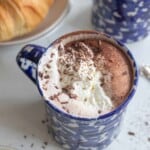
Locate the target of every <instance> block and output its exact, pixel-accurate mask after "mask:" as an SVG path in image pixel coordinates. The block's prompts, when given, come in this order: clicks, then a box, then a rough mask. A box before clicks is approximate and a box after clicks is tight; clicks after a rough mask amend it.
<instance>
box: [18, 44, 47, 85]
mask: <svg viewBox="0 0 150 150" xmlns="http://www.w3.org/2000/svg"><path fill="white" fill-rule="evenodd" d="M45 51H46V48H44V47H41V46H37V45H32V44H29V45H26V46H24V47H23V48H22V49H21V51H20V52H19V53H18V55H17V57H16V61H17V64H18V66H19V67H20V69H21V70H22V71H23V72H24V73H25V74H26V75H27V76H28V77H29V78H30V79H31V80H32V81H33V83H35V84H36V74H37V65H38V62H39V59H40V58H41V56H42V55H43V53H44V52H45Z"/></svg>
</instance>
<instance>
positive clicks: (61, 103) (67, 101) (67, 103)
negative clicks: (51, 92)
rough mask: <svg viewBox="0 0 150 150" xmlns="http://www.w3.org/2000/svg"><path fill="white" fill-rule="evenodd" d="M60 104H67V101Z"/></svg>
mask: <svg viewBox="0 0 150 150" xmlns="http://www.w3.org/2000/svg"><path fill="white" fill-rule="evenodd" d="M60 103H61V104H68V101H66V102H60Z"/></svg>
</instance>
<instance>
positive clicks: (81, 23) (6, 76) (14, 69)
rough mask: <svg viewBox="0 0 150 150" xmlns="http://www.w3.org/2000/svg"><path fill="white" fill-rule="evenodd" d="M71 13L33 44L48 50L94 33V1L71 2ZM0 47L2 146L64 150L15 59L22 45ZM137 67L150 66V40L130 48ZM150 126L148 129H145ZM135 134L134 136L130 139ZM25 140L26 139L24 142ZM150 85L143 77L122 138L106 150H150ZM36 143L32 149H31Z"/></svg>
mask: <svg viewBox="0 0 150 150" xmlns="http://www.w3.org/2000/svg"><path fill="white" fill-rule="evenodd" d="M70 2H71V10H70V12H69V14H68V15H67V17H66V18H65V20H64V21H63V22H62V24H60V25H59V27H57V28H56V29H55V30H54V31H53V32H51V33H49V34H48V35H47V36H45V37H43V38H41V39H38V40H36V41H31V42H30V43H34V44H39V45H42V46H48V45H49V44H50V43H51V42H52V41H53V40H54V39H56V38H57V37H59V36H60V35H62V34H65V33H67V32H71V31H74V30H78V29H92V26H91V23H90V15H91V6H92V5H91V4H92V0H71V1H70ZM25 44H27V43H24V44H21V45H14V46H9V47H0V145H7V146H12V147H14V148H16V149H17V150H30V149H34V150H42V149H43V148H42V146H43V145H44V144H43V143H44V142H45V141H47V142H48V145H47V146H46V148H45V149H46V150H61V149H62V148H61V147H59V145H57V144H56V143H55V141H54V140H53V139H52V137H51V136H49V134H48V133H47V128H46V125H44V124H43V123H41V120H43V119H45V111H44V105H43V101H42V99H41V97H40V94H39V93H38V90H37V88H36V86H35V85H34V84H33V83H32V82H31V81H30V80H29V79H28V78H27V77H26V76H25V75H24V74H23V73H22V72H21V71H20V70H19V68H18V66H17V65H16V62H15V58H16V55H17V53H18V52H19V50H20V49H21V47H22V46H23V45H25ZM127 46H128V47H129V48H130V50H131V51H132V53H133V55H134V57H135V59H136V60H137V64H138V66H139V67H140V66H141V65H142V64H150V36H149V37H147V38H145V39H144V40H142V41H140V42H136V43H134V44H127ZM145 122H148V124H149V125H146V124H145ZM129 131H132V132H134V133H135V136H131V135H128V132H129ZM24 136H27V137H26V138H24ZM148 137H149V138H150V81H148V80H146V79H145V78H142V77H140V79H139V86H138V89H137V92H136V95H135V96H134V98H133V100H132V101H131V103H130V104H129V106H128V109H127V113H126V117H125V121H124V124H123V127H122V131H121V133H120V135H119V137H118V138H117V139H116V140H115V141H114V142H113V143H112V144H111V145H110V146H109V147H108V148H107V150H150V142H148ZM32 143H33V147H32V146H31V145H32ZM31 147H32V148H31Z"/></svg>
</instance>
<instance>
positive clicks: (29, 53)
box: [17, 31, 138, 150]
mask: <svg viewBox="0 0 150 150" xmlns="http://www.w3.org/2000/svg"><path fill="white" fill-rule="evenodd" d="M90 37H92V38H103V39H106V40H108V41H109V42H111V43H112V44H114V45H116V46H118V47H119V48H120V49H121V50H122V51H124V53H125V55H127V57H128V58H129V60H130V62H131V65H132V68H133V72H134V75H133V85H132V89H131V91H130V93H129V95H128V97H127V98H126V99H125V100H124V101H123V103H122V104H121V105H120V106H118V107H117V108H116V109H115V110H113V111H112V112H109V113H107V114H104V115H101V116H99V117H95V118H83V117H75V116H73V115H71V114H68V113H65V112H63V111H61V110H60V109H58V108H57V107H56V106H54V105H53V104H52V103H51V102H50V100H47V99H46V98H45V97H44V96H43V90H42V89H41V87H40V85H39V81H38V80H39V79H38V76H37V74H38V73H37V72H38V68H39V66H40V64H41V60H42V59H41V58H42V57H43V56H45V55H48V53H47V50H48V49H52V48H53V47H57V46H56V45H57V44H60V42H61V43H68V42H70V41H73V40H81V39H85V38H90ZM17 63H18V65H19V67H20V68H21V70H22V71H23V72H24V73H25V74H26V75H27V76H28V77H29V78H30V79H31V80H32V81H33V82H34V83H35V84H36V86H37V87H38V89H39V91H40V94H41V96H42V97H43V98H44V102H45V106H46V112H47V118H48V128H49V130H50V131H51V133H52V134H53V136H54V139H55V140H56V141H57V142H58V143H59V144H61V145H62V147H64V148H65V149H71V150H87V149H88V150H100V149H103V148H105V147H106V146H108V145H109V144H110V143H111V142H112V141H113V140H114V139H115V138H116V137H117V135H118V134H119V132H120V126H121V122H122V119H123V115H124V113H125V110H126V107H127V105H128V103H129V102H130V100H131V99H132V97H133V95H134V93H135V90H136V86H137V80H138V74H137V67H136V63H135V60H134V58H133V56H132V54H131V53H130V51H129V50H128V49H127V48H126V47H125V46H124V45H123V44H122V43H120V42H119V41H116V40H114V39H113V38H112V37H110V36H108V35H106V34H104V33H100V32H96V31H78V32H73V33H69V34H66V35H65V36H62V37H60V38H58V39H57V40H56V41H54V42H53V43H52V44H50V46H49V47H47V48H44V47H41V46H37V45H26V46H25V47H24V48H23V49H22V50H21V51H20V52H19V54H18V56H17Z"/></svg>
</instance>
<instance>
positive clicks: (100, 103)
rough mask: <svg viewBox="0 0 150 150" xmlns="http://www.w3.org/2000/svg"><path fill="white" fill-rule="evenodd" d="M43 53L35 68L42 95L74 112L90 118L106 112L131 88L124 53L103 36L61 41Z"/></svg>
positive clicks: (116, 104)
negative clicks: (38, 64) (66, 41)
mask: <svg viewBox="0 0 150 150" xmlns="http://www.w3.org/2000/svg"><path fill="white" fill-rule="evenodd" d="M46 53H47V54H46V55H45V56H44V57H45V58H43V59H42V65H40V68H39V72H38V74H39V83H40V86H41V87H42V89H43V93H44V97H46V99H47V100H49V101H50V102H51V103H52V104H53V105H54V106H55V107H57V108H59V109H60V110H62V111H64V112H66V113H69V114H72V115H73V116H79V117H87V118H91V117H98V116H99V115H102V114H105V113H108V112H110V111H112V110H113V109H114V108H116V107H117V106H118V105H120V104H121V103H122V102H123V101H124V99H125V98H126V97H127V95H128V93H129V91H130V89H131V85H132V69H131V68H130V66H131V65H130V62H129V60H128V58H127V56H126V55H125V54H124V53H123V52H122V51H121V50H120V49H119V47H116V46H115V45H114V44H112V43H110V42H108V41H106V40H104V39H97V38H86V39H77V40H73V41H71V42H68V43H62V42H60V43H59V44H57V46H55V48H54V47H53V48H52V49H51V48H50V49H49V50H48V51H47V52H46Z"/></svg>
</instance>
